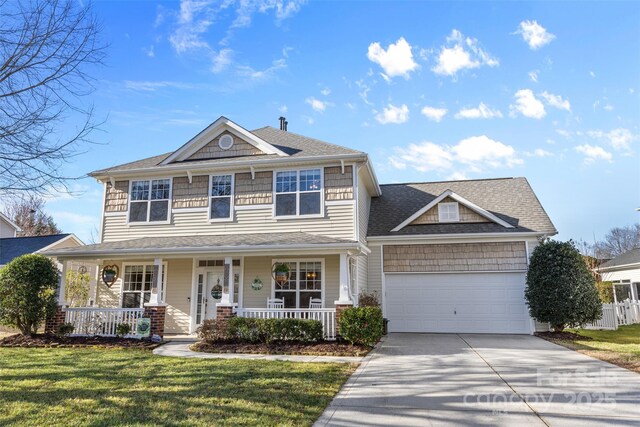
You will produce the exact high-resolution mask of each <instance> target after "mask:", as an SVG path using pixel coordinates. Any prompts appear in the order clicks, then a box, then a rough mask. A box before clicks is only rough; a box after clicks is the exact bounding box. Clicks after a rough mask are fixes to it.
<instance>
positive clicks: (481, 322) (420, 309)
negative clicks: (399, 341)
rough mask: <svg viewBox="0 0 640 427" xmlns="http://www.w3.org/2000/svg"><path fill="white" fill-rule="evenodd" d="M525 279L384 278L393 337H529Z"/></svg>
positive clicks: (467, 275)
mask: <svg viewBox="0 0 640 427" xmlns="http://www.w3.org/2000/svg"><path fill="white" fill-rule="evenodd" d="M524 288H525V274H524V273H521V272H510V273H506V272H505V273H404V274H403V273H393V274H389V273H387V274H385V295H386V298H385V306H386V307H385V308H386V317H387V318H388V319H389V331H390V332H441V333H500V334H529V333H531V321H530V318H529V314H528V310H527V306H526V303H525V300H524Z"/></svg>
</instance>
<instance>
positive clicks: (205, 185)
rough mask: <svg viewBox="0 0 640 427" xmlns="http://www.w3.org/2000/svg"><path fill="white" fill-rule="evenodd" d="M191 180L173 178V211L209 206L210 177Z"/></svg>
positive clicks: (201, 176) (204, 176) (203, 176)
mask: <svg viewBox="0 0 640 427" xmlns="http://www.w3.org/2000/svg"><path fill="white" fill-rule="evenodd" d="M192 178H193V179H192V180H191V184H189V178H187V177H186V176H185V177H177V178H173V203H172V206H173V209H180V208H203V207H205V208H206V207H207V206H209V197H208V193H209V176H208V175H198V176H194V177H192Z"/></svg>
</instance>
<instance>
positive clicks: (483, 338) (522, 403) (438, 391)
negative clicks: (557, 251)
mask: <svg viewBox="0 0 640 427" xmlns="http://www.w3.org/2000/svg"><path fill="white" fill-rule="evenodd" d="M316 425H317V426H325V425H331V426H489V425H491V426H513V425H519V426H520V425H522V426H545V425H546V426H575V425H579V426H580V427H591V426H593V427H595V426H605V425H634V426H639V425H640V375H638V374H636V373H634V372H631V371H628V370H626V369H623V368H619V367H617V366H614V365H611V364H608V363H605V362H602V361H599V360H596V359H593V358H590V357H588V356H585V355H582V354H580V353H576V352H574V351H572V350H568V349H566V348H564V347H560V346H558V345H555V344H552V343H550V342H547V341H544V340H542V339H539V338H536V337H533V336H526V335H464V334H460V335H456V334H390V335H389V336H388V337H387V338H386V340H385V341H384V342H383V343H382V345H381V346H380V347H379V348H378V349H377V350H375V351H374V352H372V353H371V354H370V355H369V356H368V357H367V358H366V359H365V360H364V361H363V363H362V364H361V365H360V367H359V368H358V370H357V371H356V372H355V373H354V375H353V376H352V377H351V378H350V379H349V380H348V382H347V383H346V384H345V386H344V387H343V389H342V390H341V391H340V393H338V395H337V396H336V397H335V399H334V400H333V402H332V403H331V404H330V406H329V407H328V408H327V409H326V410H325V412H324V414H323V415H322V417H321V418H320V419H319V420H318V421H317V423H316Z"/></svg>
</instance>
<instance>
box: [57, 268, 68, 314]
mask: <svg viewBox="0 0 640 427" xmlns="http://www.w3.org/2000/svg"><path fill="white" fill-rule="evenodd" d="M61 263H62V272H61V276H60V286H58V305H61V306H66V305H68V304H67V296H66V293H67V268H68V266H69V261H67V260H66V259H65V260H62V261H61Z"/></svg>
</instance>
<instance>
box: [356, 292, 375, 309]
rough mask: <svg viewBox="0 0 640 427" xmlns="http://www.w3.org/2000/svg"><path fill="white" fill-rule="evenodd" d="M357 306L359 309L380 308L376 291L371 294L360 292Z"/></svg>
mask: <svg viewBox="0 0 640 427" xmlns="http://www.w3.org/2000/svg"><path fill="white" fill-rule="evenodd" d="M358 306H359V307H380V298H378V293H377V292H376V291H373V292H361V293H360V295H359V296H358Z"/></svg>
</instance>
